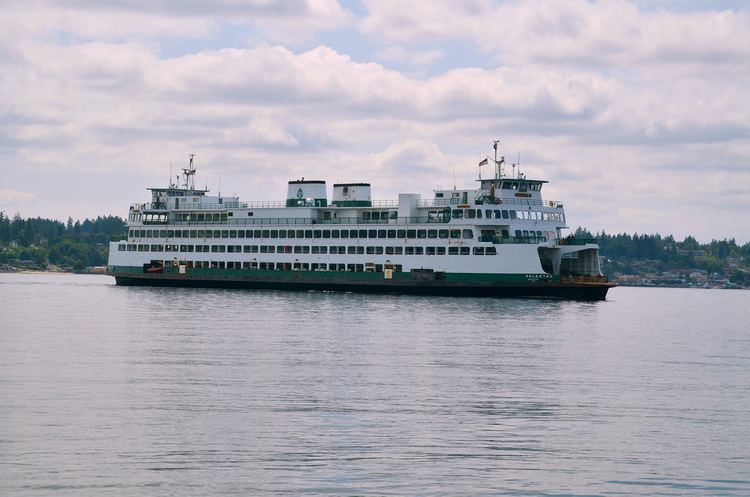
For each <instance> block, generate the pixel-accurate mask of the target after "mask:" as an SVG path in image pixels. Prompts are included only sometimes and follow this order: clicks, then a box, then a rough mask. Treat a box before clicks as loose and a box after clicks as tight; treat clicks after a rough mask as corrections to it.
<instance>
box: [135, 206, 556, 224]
mask: <svg viewBox="0 0 750 497" xmlns="http://www.w3.org/2000/svg"><path fill="white" fill-rule="evenodd" d="M231 214H232V213H231V212H230V213H229V215H231ZM325 214H330V213H329V212H326V213H325ZM252 215H253V213H252V212H248V216H252ZM397 217H398V213H397V212H395V211H394V212H391V213H390V214H389V213H388V212H387V211H383V212H379V211H364V212H362V220H363V221H387V220H388V219H389V218H390V219H397ZM449 217H453V219H464V218H465V219H482V218H485V219H493V218H494V219H528V220H535V221H557V222H562V221H564V216H563V214H562V213H561V212H546V211H532V210H509V209H453V210H452V211H451V216H448V211H446V216H445V217H443V215H442V212H440V211H433V212H430V213H429V216H428V218H430V219H431V220H433V221H434V220H438V219H440V220H441V222H447V221H449V220H450V219H449ZM128 219H129V220H130V221H142V222H144V223H147V224H149V223H150V224H166V223H167V214H163V213H160V214H150V213H147V214H142V213H139V212H131V213H130V215H129V216H128ZM227 219H228V218H227V213H226V212H221V213H219V212H216V213H210V212H208V213H202V212H201V213H197V212H191V213H184V214H183V213H178V214H176V221H178V222H199V223H201V222H204V223H221V222H224V223H226V222H227ZM324 219H330V216H327V217H324Z"/></svg>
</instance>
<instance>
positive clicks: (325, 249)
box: [117, 243, 497, 255]
mask: <svg viewBox="0 0 750 497" xmlns="http://www.w3.org/2000/svg"><path fill="white" fill-rule="evenodd" d="M117 250H118V251H120V252H126V251H127V252H183V253H190V252H201V253H206V252H213V253H230V254H232V253H234V254H239V253H245V254H258V253H260V254H277V253H278V254H333V255H365V254H367V255H471V254H474V255H497V249H496V248H495V247H456V246H453V247H433V246H429V247H422V246H419V247H401V246H398V247H394V246H388V247H363V246H351V245H350V246H337V245H334V246H322V247H319V246H307V245H172V244H167V245H162V244H136V243H129V244H124V243H123V244H120V245H118V247H117Z"/></svg>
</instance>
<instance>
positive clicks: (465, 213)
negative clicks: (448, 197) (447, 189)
mask: <svg viewBox="0 0 750 497" xmlns="http://www.w3.org/2000/svg"><path fill="white" fill-rule="evenodd" d="M482 212H484V214H483V213H482ZM452 216H453V219H463V218H465V219H482V218H483V217H484V218H486V219H493V218H494V219H524V220H529V221H557V222H563V221H564V220H565V218H564V216H563V213H562V212H546V211H532V210H520V209H519V210H508V209H484V210H483V209H453V214H452Z"/></svg>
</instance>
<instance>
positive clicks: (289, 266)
mask: <svg viewBox="0 0 750 497" xmlns="http://www.w3.org/2000/svg"><path fill="white" fill-rule="evenodd" d="M180 264H185V265H186V266H187V267H188V268H205V269H209V268H210V269H260V270H263V271H340V272H355V271H356V272H376V273H382V272H383V264H338V263H336V264H334V263H325V262H313V263H307V262H258V261H250V262H239V261H181V262H180ZM164 266H165V267H171V266H172V261H164ZM387 267H388V268H390V269H393V271H395V272H397V273H400V272H402V271H403V266H402V265H401V264H388V265H387Z"/></svg>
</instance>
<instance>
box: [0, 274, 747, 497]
mask: <svg viewBox="0 0 750 497" xmlns="http://www.w3.org/2000/svg"><path fill="white" fill-rule="evenodd" d="M271 494H274V495H555V496H561V495H576V496H577V495H627V496H633V495H728V496H747V495H750V292H747V291H722V290H688V289H684V290H683V289H641V288H616V289H614V290H612V291H611V292H610V297H609V300H608V301H606V302H596V303H581V302H559V301H550V300H495V299H459V298H436V297H398V296H379V295H356V294H340V293H283V292H266V291H230V290H226V291H225V290H202V289H154V288H125V287H116V286H114V285H113V281H112V279H111V278H108V277H105V276H72V275H51V274H50V275H47V274H42V275H18V274H15V275H10V274H4V275H0V495H13V496H38V495H55V496H57V495H61V496H101V495H111V496H140V495H271Z"/></svg>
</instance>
